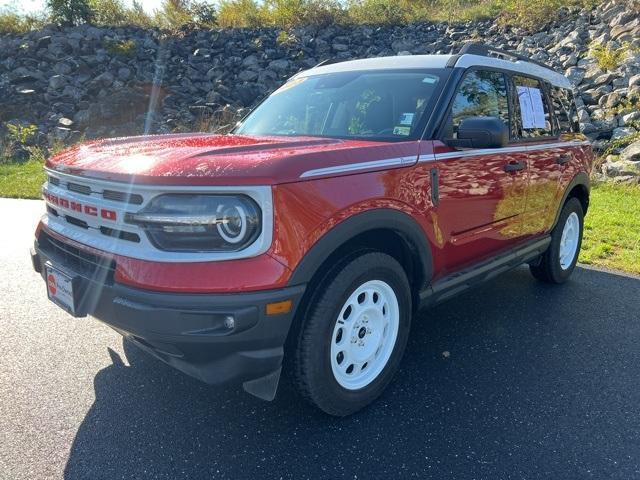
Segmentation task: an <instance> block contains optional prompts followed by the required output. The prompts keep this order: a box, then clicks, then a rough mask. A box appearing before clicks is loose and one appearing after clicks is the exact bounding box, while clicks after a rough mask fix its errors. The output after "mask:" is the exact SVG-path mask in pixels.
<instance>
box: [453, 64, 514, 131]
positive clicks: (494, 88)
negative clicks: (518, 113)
mask: <svg viewBox="0 0 640 480" xmlns="http://www.w3.org/2000/svg"><path fill="white" fill-rule="evenodd" d="M478 116H481V117H497V118H499V119H501V120H502V121H503V122H504V124H505V125H506V126H507V127H509V106H508V101H507V82H506V80H505V77H504V74H502V73H500V72H492V71H483V70H473V71H470V72H468V73H467V74H466V76H465V78H464V80H463V81H462V83H461V84H460V88H459V89H458V93H457V94H456V97H455V99H454V101H453V106H452V108H451V118H452V120H453V133H454V134H455V133H457V131H458V126H459V125H460V122H461V121H462V120H464V119H465V118H467V117H478Z"/></svg>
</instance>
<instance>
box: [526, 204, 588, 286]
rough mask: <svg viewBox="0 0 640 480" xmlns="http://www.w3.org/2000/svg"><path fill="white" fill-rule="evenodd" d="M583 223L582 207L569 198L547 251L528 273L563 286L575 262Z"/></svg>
mask: <svg viewBox="0 0 640 480" xmlns="http://www.w3.org/2000/svg"><path fill="white" fill-rule="evenodd" d="M583 224H584V212H583V211H582V204H581V203H580V201H579V200H578V199H577V198H575V197H572V198H569V199H568V200H567V202H566V203H565V204H564V207H563V208H562V211H561V212H560V217H559V218H558V223H557V224H556V226H555V228H554V229H553V231H552V232H551V243H550V244H549V248H547V251H546V252H545V253H544V254H543V255H542V257H541V258H540V261H539V263H538V264H536V265H530V266H529V270H530V271H531V274H532V275H533V276H534V277H535V278H536V279H538V280H540V281H541V282H545V283H555V284H560V283H564V282H566V281H567V280H568V279H569V277H570V276H571V274H572V273H573V270H574V269H575V267H576V263H577V262H578V254H579V253H580V246H581V245H582V230H583Z"/></svg>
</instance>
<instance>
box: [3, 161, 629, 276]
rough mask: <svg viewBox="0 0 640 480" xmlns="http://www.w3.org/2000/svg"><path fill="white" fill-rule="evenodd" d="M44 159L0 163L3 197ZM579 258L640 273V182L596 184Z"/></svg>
mask: <svg viewBox="0 0 640 480" xmlns="http://www.w3.org/2000/svg"><path fill="white" fill-rule="evenodd" d="M44 181H45V175H44V171H43V169H42V161H40V160H30V161H28V162H26V163H22V164H18V163H0V197H12V198H40V187H41V186H42V184H43V183H44ZM580 262H582V263H585V264H589V265H595V266H599V267H605V268H611V269H614V270H623V271H626V272H631V273H636V274H640V186H637V185H615V184H611V183H606V184H596V185H594V186H593V188H592V190H591V205H590V207H589V214H588V215H587V216H586V218H585V226H584V240H583V242H582V251H581V253H580Z"/></svg>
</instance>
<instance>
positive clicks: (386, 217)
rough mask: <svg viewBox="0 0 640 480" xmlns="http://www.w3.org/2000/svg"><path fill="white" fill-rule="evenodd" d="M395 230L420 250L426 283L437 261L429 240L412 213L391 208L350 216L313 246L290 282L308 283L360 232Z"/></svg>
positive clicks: (419, 255)
mask: <svg viewBox="0 0 640 480" xmlns="http://www.w3.org/2000/svg"><path fill="white" fill-rule="evenodd" d="M380 229H385V230H393V231H394V232H396V233H398V234H399V235H400V236H402V237H403V238H404V239H405V240H406V241H408V242H409V245H410V247H411V248H412V249H413V250H414V251H415V252H416V253H417V255H418V258H419V268H420V273H421V278H422V279H423V283H424V284H423V285H420V287H424V286H425V285H426V284H428V283H429V282H430V281H431V274H432V271H433V262H432V258H431V248H430V243H429V240H428V239H427V236H426V235H425V232H424V230H423V229H422V227H420V225H419V224H418V222H417V221H416V220H415V219H413V218H412V217H411V216H410V215H409V214H407V213H405V212H403V211H401V210H395V209H391V208H376V209H372V210H366V211H364V212H362V213H358V214H356V215H354V216H352V217H349V218H347V219H345V220H343V221H341V222H340V223H338V224H337V225H335V226H334V227H333V228H332V229H330V230H329V231H328V232H326V233H325V234H324V235H323V236H322V237H320V239H319V240H318V241H317V242H316V243H315V244H314V245H313V246H312V247H311V248H310V249H309V251H308V252H307V253H306V254H305V255H304V257H303V258H302V259H301V260H300V262H299V263H298V265H297V266H296V267H295V269H294V270H293V274H292V275H291V277H290V279H289V285H298V284H301V283H308V282H309V281H311V279H312V278H313V276H314V274H315V273H316V272H317V271H318V269H319V268H320V266H321V265H322V264H323V263H324V262H325V261H326V260H327V259H328V258H329V256H330V255H331V254H332V253H334V252H335V251H336V250H337V249H338V248H340V247H341V246H342V245H344V244H345V243H347V242H348V241H349V240H352V239H354V238H355V237H356V236H358V235H360V234H362V233H365V232H368V231H371V230H380Z"/></svg>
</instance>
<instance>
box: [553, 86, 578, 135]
mask: <svg viewBox="0 0 640 480" xmlns="http://www.w3.org/2000/svg"><path fill="white" fill-rule="evenodd" d="M549 93H550V94H551V104H552V105H553V114H554V115H555V117H556V120H557V121H558V128H559V130H560V132H559V133H560V134H563V133H577V132H579V126H578V112H577V111H576V106H575V103H574V101H573V93H572V92H571V90H569V89H566V88H560V87H551V88H550V90H549Z"/></svg>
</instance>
